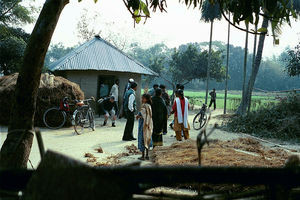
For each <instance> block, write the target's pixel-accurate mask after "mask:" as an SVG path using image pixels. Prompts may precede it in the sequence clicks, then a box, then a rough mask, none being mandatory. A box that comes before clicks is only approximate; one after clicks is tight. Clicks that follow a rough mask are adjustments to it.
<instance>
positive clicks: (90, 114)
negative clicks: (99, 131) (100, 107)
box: [73, 99, 95, 135]
mask: <svg viewBox="0 0 300 200" xmlns="http://www.w3.org/2000/svg"><path fill="white" fill-rule="evenodd" d="M90 101H94V99H86V100H84V101H83V102H82V104H81V106H79V107H78V108H77V109H76V110H75V111H74V113H73V119H74V129H75V132H76V133H77V134H78V135H80V134H82V133H83V132H84V129H85V128H91V129H92V131H95V114H94V111H93V109H92V108H91V106H90ZM84 102H86V103H84Z"/></svg>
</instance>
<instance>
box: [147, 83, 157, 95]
mask: <svg viewBox="0 0 300 200" xmlns="http://www.w3.org/2000/svg"><path fill="white" fill-rule="evenodd" d="M157 88H158V84H154V85H153V87H152V88H151V89H150V90H149V92H148V93H149V94H150V95H151V97H154V95H155V90H156V89H157Z"/></svg>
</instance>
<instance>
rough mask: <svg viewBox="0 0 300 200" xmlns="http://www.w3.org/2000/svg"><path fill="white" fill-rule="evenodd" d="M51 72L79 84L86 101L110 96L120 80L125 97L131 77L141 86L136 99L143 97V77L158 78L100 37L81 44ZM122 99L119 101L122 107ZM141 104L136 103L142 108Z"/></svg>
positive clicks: (54, 66) (120, 90) (53, 67)
mask: <svg viewBox="0 0 300 200" xmlns="http://www.w3.org/2000/svg"><path fill="white" fill-rule="evenodd" d="M49 70H50V71H52V72H53V73H54V74H55V75H59V76H63V77H65V78H67V79H68V80H70V81H72V82H75V83H77V84H78V85H79V86H80V88H81V89H82V91H83V92H84V94H85V97H86V98H90V97H95V98H96V99H99V98H102V97H104V96H107V95H109V92H110V89H111V87H112V85H113V84H114V81H115V80H116V79H119V81H120V85H119V96H120V97H123V94H124V89H125V86H126V84H127V83H128V79H129V78H133V79H134V80H135V82H136V83H137V84H138V90H137V91H136V98H137V99H140V98H141V79H142V78H141V77H142V75H148V76H157V74H156V73H155V72H153V71H152V70H150V69H149V68H147V67H145V66H143V65H142V64H141V63H139V62H138V61H136V60H134V59H133V58H131V57H130V56H128V55H126V54H125V53H124V52H123V51H121V50H119V49H118V48H116V47H115V46H113V45H112V44H110V43H109V42H107V41H105V40H103V39H102V38H101V37H99V36H95V37H94V38H93V39H92V40H90V41H88V42H86V43H84V44H82V45H80V46H79V47H78V48H76V49H74V50H73V51H71V52H70V53H68V54H67V55H65V56H64V57H62V58H60V59H59V60H57V61H56V62H54V63H53V64H51V65H50V67H49ZM122 101H123V98H119V105H121V104H122ZM139 105H140V101H137V106H138V107H139Z"/></svg>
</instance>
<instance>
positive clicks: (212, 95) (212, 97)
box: [209, 88, 217, 110]
mask: <svg viewBox="0 0 300 200" xmlns="http://www.w3.org/2000/svg"><path fill="white" fill-rule="evenodd" d="M209 95H210V103H209V107H211V105H212V104H214V110H216V107H217V106H216V99H217V94H216V89H215V88H214V89H213V90H212V91H211V92H210V93H209Z"/></svg>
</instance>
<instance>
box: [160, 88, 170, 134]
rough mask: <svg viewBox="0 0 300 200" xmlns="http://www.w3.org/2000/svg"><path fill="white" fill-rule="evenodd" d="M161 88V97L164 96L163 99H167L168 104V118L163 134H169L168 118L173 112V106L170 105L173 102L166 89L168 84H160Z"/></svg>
mask: <svg viewBox="0 0 300 200" xmlns="http://www.w3.org/2000/svg"><path fill="white" fill-rule="evenodd" d="M159 88H160V89H161V91H162V95H161V97H162V98H163V100H164V101H165V104H166V106H167V117H166V120H165V122H164V130H163V134H164V135H167V133H168V118H169V115H170V114H171V106H170V103H171V99H170V96H169V94H168V92H167V90H166V86H165V85H162V84H161V85H160V86H159Z"/></svg>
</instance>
